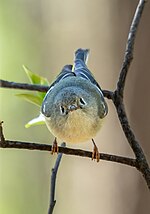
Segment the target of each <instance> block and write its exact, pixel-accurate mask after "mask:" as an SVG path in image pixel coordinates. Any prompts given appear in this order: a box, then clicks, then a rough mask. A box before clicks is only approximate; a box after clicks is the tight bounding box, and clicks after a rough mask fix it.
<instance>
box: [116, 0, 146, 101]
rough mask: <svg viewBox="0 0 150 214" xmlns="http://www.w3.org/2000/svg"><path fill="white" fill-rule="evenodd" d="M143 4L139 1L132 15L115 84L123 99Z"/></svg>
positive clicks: (142, 0)
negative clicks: (122, 59)
mask: <svg viewBox="0 0 150 214" xmlns="http://www.w3.org/2000/svg"><path fill="white" fill-rule="evenodd" d="M145 3H146V1H145V0H140V1H139V4H138V6H137V9H136V12H135V15H134V18H133V20H132V24H131V27H130V30H129V34H128V39H127V45H126V50H125V56H124V61H123V64H122V68H121V71H120V76H119V81H118V83H117V92H118V94H119V95H120V96H122V97H123V92H124V87H125V81H126V77H127V73H128V70H129V67H130V64H131V61H132V59H133V50H134V43H135V37H136V33H137V29H138V26H139V22H140V20H141V16H142V13H143V9H144V5H145Z"/></svg>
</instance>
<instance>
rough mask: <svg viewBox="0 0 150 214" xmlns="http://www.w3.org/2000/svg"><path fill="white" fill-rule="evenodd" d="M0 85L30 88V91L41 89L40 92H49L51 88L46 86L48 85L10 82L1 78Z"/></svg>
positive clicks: (23, 88) (2, 86)
mask: <svg viewBox="0 0 150 214" xmlns="http://www.w3.org/2000/svg"><path fill="white" fill-rule="evenodd" d="M0 87H1V88H14V89H22V90H30V91H40V92H47V91H48V89H49V86H46V85H38V84H28V83H18V82H10V81H6V80H2V79H1V80H0Z"/></svg>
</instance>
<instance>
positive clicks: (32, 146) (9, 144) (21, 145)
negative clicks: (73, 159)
mask: <svg viewBox="0 0 150 214" xmlns="http://www.w3.org/2000/svg"><path fill="white" fill-rule="evenodd" d="M0 148H13V149H27V150H40V151H51V149H52V146H51V145H47V144H40V143H28V142H22V141H21V142H20V141H10V140H5V147H3V144H2V145H1V141H0ZM59 152H60V153H63V154H66V155H74V156H80V157H87V158H92V152H89V151H85V150H81V149H71V148H63V147H59ZM100 159H102V160H105V161H113V162H116V163H121V164H125V165H128V166H133V167H138V164H137V163H136V160H135V159H133V158H127V157H122V156H118V155H111V154H104V153H100Z"/></svg>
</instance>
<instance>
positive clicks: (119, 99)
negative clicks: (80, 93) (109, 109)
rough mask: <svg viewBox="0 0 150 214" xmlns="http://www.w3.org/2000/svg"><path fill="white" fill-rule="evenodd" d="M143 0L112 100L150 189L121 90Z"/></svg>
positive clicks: (145, 164)
mask: <svg viewBox="0 0 150 214" xmlns="http://www.w3.org/2000/svg"><path fill="white" fill-rule="evenodd" d="M144 5H145V1H144V0H140V1H139V4H138V6H137V9H136V12H135V15H134V18H133V21H132V24H131V27H130V30H129V35H128V40H127V45H126V51H125V56H124V61H123V65H122V69H121V72H120V76H119V81H118V84H117V89H116V91H115V92H114V94H113V102H114V105H115V107H116V110H117V114H118V117H119V120H120V123H121V126H122V129H123V131H124V133H125V136H126V138H127V140H128V142H129V145H130V146H131V148H132V150H133V152H134V154H135V156H136V159H137V162H138V165H139V166H138V168H139V170H140V171H141V172H142V174H143V176H144V178H145V180H146V182H147V185H148V187H149V189H150V168H149V165H148V162H147V160H146V157H145V155H144V152H143V150H142V148H141V146H140V144H139V142H138V141H137V140H136V138H135V135H134V133H133V131H132V129H131V127H130V125H129V122H128V117H127V115H126V111H125V107H124V103H123V92H124V86H125V80H126V76H127V73H128V70H129V66H130V64H131V61H132V58H133V49H134V43H135V37H136V33H137V28H138V26H139V22H140V19H141V15H142V12H143V9H144Z"/></svg>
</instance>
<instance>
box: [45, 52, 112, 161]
mask: <svg viewBox="0 0 150 214" xmlns="http://www.w3.org/2000/svg"><path fill="white" fill-rule="evenodd" d="M88 54H89V50H88V49H78V50H77V51H76V52H75V60H74V65H73V67H72V65H66V66H64V68H63V69H62V71H61V72H60V74H59V75H58V76H57V78H56V81H54V82H53V83H52V85H51V86H50V88H49V90H48V92H47V94H46V95H45V98H44V100H43V103H42V107H41V113H42V114H43V116H44V118H45V122H46V125H47V127H48V129H49V130H50V132H51V133H52V134H53V135H54V136H55V141H54V144H53V145H54V146H53V151H58V150H57V148H58V147H57V141H56V139H59V140H61V141H63V142H66V143H80V142H84V141H86V140H89V139H92V141H93V144H94V150H93V155H92V159H94V158H96V159H97V161H99V158H100V155H99V152H98V148H97V146H96V144H95V143H94V140H93V137H95V135H96V133H97V132H98V131H99V129H100V127H101V125H102V121H103V119H104V117H105V116H106V115H107V113H108V107H107V104H106V102H105V100H104V96H103V93H102V90H101V88H100V86H99V84H98V83H97V82H96V80H95V79H94V76H93V75H92V73H91V72H90V71H89V69H88V68H87V65H86V62H87V59H88Z"/></svg>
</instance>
